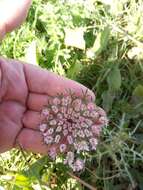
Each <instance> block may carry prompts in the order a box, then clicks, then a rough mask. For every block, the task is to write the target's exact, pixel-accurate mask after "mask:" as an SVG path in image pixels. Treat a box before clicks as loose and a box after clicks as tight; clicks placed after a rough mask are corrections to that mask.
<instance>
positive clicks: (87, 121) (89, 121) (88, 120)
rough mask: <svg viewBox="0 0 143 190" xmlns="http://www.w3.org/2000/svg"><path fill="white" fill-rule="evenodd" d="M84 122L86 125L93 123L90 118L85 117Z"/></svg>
mask: <svg viewBox="0 0 143 190" xmlns="http://www.w3.org/2000/svg"><path fill="white" fill-rule="evenodd" d="M85 122H86V123H87V125H88V126H91V125H92V124H93V121H92V120H91V119H85Z"/></svg>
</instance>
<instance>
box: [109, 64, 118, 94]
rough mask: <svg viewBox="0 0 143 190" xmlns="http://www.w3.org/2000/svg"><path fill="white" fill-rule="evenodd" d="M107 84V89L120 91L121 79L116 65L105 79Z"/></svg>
mask: <svg viewBox="0 0 143 190" xmlns="http://www.w3.org/2000/svg"><path fill="white" fill-rule="evenodd" d="M107 82H108V86H109V89H110V90H111V91H117V90H119V89H120V87H121V82H122V79H121V73H120V69H119V68H118V66H117V65H115V66H114V67H113V68H112V69H111V71H110V72H109V75H108V77H107Z"/></svg>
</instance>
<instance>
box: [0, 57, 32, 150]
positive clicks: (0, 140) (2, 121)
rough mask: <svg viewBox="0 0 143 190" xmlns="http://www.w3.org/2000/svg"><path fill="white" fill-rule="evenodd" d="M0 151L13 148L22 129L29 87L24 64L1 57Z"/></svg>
mask: <svg viewBox="0 0 143 190" xmlns="http://www.w3.org/2000/svg"><path fill="white" fill-rule="evenodd" d="M0 71H1V73H0V152H4V151H7V150H9V149H11V148H12V147H13V146H14V144H15V139H16V137H17V135H18V134H19V132H20V131H21V129H22V127H23V125H22V117H23V114H24V112H25V110H26V106H25V105H26V99H27V95H28V88H27V84H26V80H25V75H24V70H23V64H19V63H18V62H17V61H9V60H5V59H3V58H0Z"/></svg>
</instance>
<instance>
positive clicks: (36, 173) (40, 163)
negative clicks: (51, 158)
mask: <svg viewBox="0 0 143 190" xmlns="http://www.w3.org/2000/svg"><path fill="white" fill-rule="evenodd" d="M47 159H48V158H47V157H46V156H45V157H42V158H41V159H39V160H37V161H36V162H35V163H34V164H32V165H31V166H30V168H29V169H28V170H26V171H23V174H24V175H25V176H27V177H30V178H35V179H40V177H41V175H40V172H41V170H42V169H43V167H44V165H45V164H46V163H47Z"/></svg>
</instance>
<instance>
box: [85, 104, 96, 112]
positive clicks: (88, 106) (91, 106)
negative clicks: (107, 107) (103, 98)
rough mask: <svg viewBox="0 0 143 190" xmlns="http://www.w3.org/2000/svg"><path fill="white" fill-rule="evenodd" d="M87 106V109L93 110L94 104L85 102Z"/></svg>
mask: <svg viewBox="0 0 143 190" xmlns="http://www.w3.org/2000/svg"><path fill="white" fill-rule="evenodd" d="M87 108H88V110H90V111H93V110H95V104H94V103H92V102H90V103H88V104H87Z"/></svg>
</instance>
